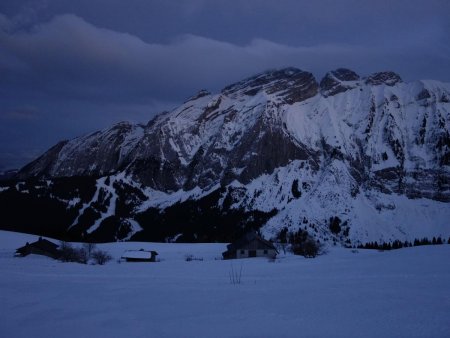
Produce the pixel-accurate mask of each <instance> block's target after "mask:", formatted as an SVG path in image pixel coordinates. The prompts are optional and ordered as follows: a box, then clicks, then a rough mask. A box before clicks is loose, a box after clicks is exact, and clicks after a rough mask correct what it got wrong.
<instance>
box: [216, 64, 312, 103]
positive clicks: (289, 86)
mask: <svg viewBox="0 0 450 338" xmlns="http://www.w3.org/2000/svg"><path fill="white" fill-rule="evenodd" d="M317 90H318V84H317V81H316V79H315V78H314V76H313V75H312V74H311V73H309V72H305V71H302V70H300V69H297V68H293V67H288V68H282V69H278V70H269V71H266V72H263V73H260V74H258V75H255V76H252V77H249V78H247V79H245V80H243V81H239V82H237V83H234V84H232V85H229V86H227V87H225V88H224V89H223V90H222V94H224V95H227V96H230V97H232V98H235V97H238V96H242V95H246V96H255V95H256V94H258V93H260V92H263V91H264V92H265V93H266V94H268V95H271V96H274V97H276V98H278V99H280V101H281V102H283V103H288V104H292V103H294V102H299V101H303V100H306V99H307V98H310V97H312V96H314V95H316V94H317Z"/></svg>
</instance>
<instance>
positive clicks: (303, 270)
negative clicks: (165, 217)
mask: <svg viewBox="0 0 450 338" xmlns="http://www.w3.org/2000/svg"><path fill="white" fill-rule="evenodd" d="M36 238H37V237H36V236H32V235H24V234H18V233H11V232H5V231H1V232H0V276H1V278H0V318H1V319H0V337H9V338H15V337H27V338H28V337H36V338H38V337H60V338H64V337H77V338H78V337H108V338H111V337H158V338H159V337H161V338H162V337H255V338H256V337H258V338H259V337H277V338H278V337H449V332H450V245H439V246H427V247H416V248H407V249H401V250H396V251H389V252H378V251H371V250H370V251H369V250H359V252H352V250H349V249H343V248H331V249H329V252H328V254H327V255H324V256H320V257H318V258H316V259H305V258H302V257H297V256H291V255H287V256H282V257H280V258H279V259H277V260H276V261H275V262H269V261H268V260H267V259H262V258H253V259H244V260H234V261H222V260H219V259H218V258H219V257H220V256H221V252H222V251H224V249H225V244H161V243H109V244H102V245H98V247H99V248H101V249H104V250H107V251H109V252H110V254H111V255H112V256H114V260H113V261H111V262H109V263H108V264H106V265H105V266H97V265H96V266H93V265H82V264H76V263H60V262H58V261H54V260H52V259H50V258H47V257H43V256H36V255H32V256H28V257H25V258H15V257H13V254H14V250H15V249H16V248H18V247H19V246H22V245H23V244H24V243H25V242H26V241H34V240H36ZM140 248H143V249H146V250H156V251H157V252H158V253H159V258H160V259H161V261H160V262H158V263H125V262H122V263H121V264H119V263H118V262H117V259H118V258H120V256H121V254H122V253H123V252H124V251H125V250H127V249H130V250H131V249H140ZM189 254H190V255H193V256H194V257H196V258H203V260H202V261H199V260H193V261H190V262H187V261H186V260H185V257H186V255H189ZM232 270H234V271H235V272H236V271H237V272H239V271H242V275H241V283H240V284H232V283H230V278H229V274H230V272H231V271H232Z"/></svg>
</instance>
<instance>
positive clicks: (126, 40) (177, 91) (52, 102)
mask: <svg viewBox="0 0 450 338" xmlns="http://www.w3.org/2000/svg"><path fill="white" fill-rule="evenodd" d="M449 17H450V1H448V0H424V1H419V0H404V1H403V0H377V1H375V0H373V1H364V0H339V1H337V0H315V1H312V0H305V1H303V0H292V1H290V0H286V1H283V0H276V1H275V0H270V1H269V0H267V1H265V0H253V1H251V0H249V1H232V0H227V1H221V0H217V1H214V0H205V1H201V0H185V1H176V0H170V1H169V0H155V1H152V0H126V1H124V0H76V1H75V0H43V1H39V0H33V1H25V0H2V1H0V170H4V169H8V168H14V167H20V166H22V165H24V164H25V163H27V162H28V161H30V160H32V159H33V158H35V157H36V156H37V155H39V154H40V153H42V152H43V151H45V150H46V149H47V148H49V147H50V146H52V145H53V144H55V143H56V142H58V141H59V140H62V139H70V138H73V137H75V136H79V135H82V134H86V133H88V132H92V131H95V130H98V129H103V128H106V127H108V126H110V125H111V124H112V123H115V122H118V121H122V120H128V121H133V122H144V123H145V122H147V121H148V120H149V119H151V118H152V116H154V115H155V114H156V113H158V112H161V111H163V110H165V109H171V108H173V107H175V106H176V105H177V104H179V103H181V102H183V100H185V99H186V98H188V97H189V96H192V95H193V94H195V93H196V92H197V91H198V90H199V89H202V88H205V89H208V90H210V91H213V92H214V91H218V90H220V89H221V88H222V87H224V86H225V85H227V84H229V83H232V82H234V81H236V80H240V79H242V78H244V77H246V76H249V75H252V74H254V73H257V72H260V71H264V70H267V69H271V68H279V67H283V66H295V67H298V68H300V69H303V70H307V71H311V72H313V73H314V75H315V76H316V77H317V78H318V79H319V80H320V78H321V77H322V76H323V75H324V74H325V73H326V72H327V71H328V70H332V69H335V68H338V67H347V68H351V69H353V70H355V71H356V72H358V73H359V74H360V75H362V76H365V75H368V74H370V73H372V72H375V71H382V70H394V71H396V72H397V73H399V74H400V75H401V76H402V78H403V79H404V80H405V81H413V80H419V79H437V80H441V81H446V82H448V81H450V19H449Z"/></svg>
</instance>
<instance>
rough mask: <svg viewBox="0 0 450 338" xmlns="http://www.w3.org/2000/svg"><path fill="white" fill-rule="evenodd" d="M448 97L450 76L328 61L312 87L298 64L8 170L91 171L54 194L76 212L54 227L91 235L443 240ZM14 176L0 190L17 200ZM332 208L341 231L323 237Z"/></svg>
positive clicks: (42, 175) (37, 174)
mask: <svg viewBox="0 0 450 338" xmlns="http://www.w3.org/2000/svg"><path fill="white" fill-rule="evenodd" d="M449 98H450V85H449V84H444V83H439V82H435V81H419V82H414V83H404V82H402V80H401V78H400V76H399V75H397V74H395V73H393V72H381V73H375V74H372V75H370V76H368V77H366V78H361V77H360V76H359V75H357V74H356V73H355V72H353V71H351V70H348V69H338V70H335V71H331V72H329V73H327V74H326V75H325V77H324V78H323V79H322V80H321V81H320V84H319V83H318V82H317V81H316V80H315V78H314V76H313V75H312V74H311V73H308V72H304V71H301V70H298V69H294V68H287V69H282V70H276V71H270V72H265V73H262V74H259V75H257V76H254V77H251V78H249V79H246V80H243V81H241V82H238V83H236V84H233V85H230V86H228V87H226V88H224V89H223V90H222V91H221V92H220V93H219V94H210V93H209V92H206V91H200V92H199V93H198V94H197V95H195V96H193V97H192V98H191V99H190V100H188V101H187V102H185V103H184V104H182V105H181V106H180V107H179V108H177V109H175V110H174V111H172V112H170V113H164V114H161V115H159V116H157V117H156V118H155V119H153V120H152V121H150V122H149V123H148V124H147V125H146V126H142V125H132V124H129V123H120V124H118V125H115V126H113V127H112V128H109V129H106V130H103V131H100V132H97V133H94V134H91V135H87V136H84V137H80V138H77V139H74V140H71V141H65V142H61V143H59V144H57V145H56V146H55V147H53V148H52V149H50V150H49V151H48V152H47V153H45V154H44V155H42V156H41V157H40V158H38V159H37V160H35V161H34V162H32V163H30V164H28V165H27V166H25V167H24V168H23V169H22V170H20V171H19V173H18V174H17V179H18V180H19V181H23V182H24V183H23V184H25V185H26V184H29V182H31V181H37V182H43V181H48V182H54V181H55V180H56V181H58V180H70V178H73V179H75V178H76V177H80V176H81V177H92V178H95V180H96V181H95V182H96V183H95V187H92V191H93V195H92V196H88V197H85V199H84V200H83V198H81V197H80V196H78V195H77V193H75V192H74V194H73V196H72V197H71V199H65V198H59V201H60V202H61V203H63V204H64V203H66V204H65V205H67V209H68V210H71V212H73V215H74V216H73V217H72V218H71V217H69V216H68V218H71V220H70V222H66V223H70V224H65V225H62V228H63V229H64V231H68V230H71V231H72V233H74V234H78V235H80V234H83V235H84V236H87V235H91V236H94V235H95V234H97V235H96V236H98V238H107V239H123V238H132V236H134V237H133V238H144V239H145V238H152V239H155V240H163V239H167V238H171V237H174V236H177V235H180V234H184V235H185V239H186V240H195V239H196V238H197V239H198V238H199V237H202V236H203V239H204V240H216V239H222V240H226V239H228V237H227V235H226V234H230V233H233V232H235V231H236V229H243V228H245V227H246V226H249V224H252V226H256V227H260V226H262V227H263V230H264V231H266V233H267V235H270V236H275V235H276V233H277V231H279V230H280V228H282V227H285V226H287V227H291V228H293V229H294V228H298V227H302V228H303V227H306V228H307V229H309V231H310V232H312V233H313V234H314V235H315V236H316V237H318V238H319V239H322V240H334V241H339V242H347V243H348V242H352V243H356V242H359V241H367V240H389V239H402V240H403V239H405V238H409V237H411V236H413V237H414V236H415V237H418V236H425V235H427V236H430V235H442V236H448V235H450V229H449V227H448V226H447V222H446V221H445V217H448V216H450V208H449V204H448V203H449V202H450V167H449V165H450V134H449V127H450V103H449V101H450V100H449ZM50 185H51V184H50V183H49V186H50ZM18 186H19V187H18V188H17V186H15V187H13V186H12V185H11V186H8V187H6V186H4V187H3V188H0V189H3V190H2V192H3V194H7V193H11V192H12V190H15V193H17V194H18V195H17V196H20V194H21V190H20V184H19V185H18ZM75 189H76V188H75ZM50 190H51V189H50ZM43 194H44V195H45V194H47V195H48V198H50V195H52V194H51V193H43ZM32 195H33V194H32ZM38 195H39V194H38ZM38 195H36V194H35V195H33V196H35V197H36V196H37V197H36V198H38V197H39V196H38ZM17 196H16V197H17ZM52 196H56V195H55V194H53V195H52ZM77 196H78V197H77ZM130 196H131V197H130ZM0 197H1V196H0ZM17 198H18V197H17ZM76 198H78V199H79V201H78V202H77V203H75V202H73V201H74V199H76ZM70 201H72V202H70ZM118 201H120V203H122V204H123V205H122V207H118V205H119V204H120V203H119V202H118ZM70 203H72V204H70ZM188 205H189V208H194V209H197V210H198V211H199V213H202V215H200V214H195V213H192V212H189V211H188V210H187V209H186V208H188V207H187V206H188ZM211 210H212V211H211ZM436 212H437V213H438V214H437V215H435V216H431V215H434V213H436ZM164 213H165V214H166V215H167V218H166V219H164V217H161V215H162V214H164ZM177 213H178V214H179V215H184V216H183V218H177V217H175V216H171V215H172V214H173V215H175V214H177ZM184 213H186V214H184ZM430 213H431V214H430ZM230 214H231V215H234V216H232V218H231V219H230V220H229V222H230V224H228V225H226V224H222V223H223V222H222V221H221V219H224V218H226V217H230V216H229V215H230ZM416 214H417V215H416ZM205 215H206V216H205ZM225 215H228V216H225ZM411 215H416V216H417V217H416V219H412V218H410V217H411ZM335 216H338V217H339V218H340V219H342V221H343V223H344V222H346V226H347V227H348V230H346V231H345V236H344V233H341V234H331V233H330V231H329V228H328V223H329V218H330V217H335ZM171 217H172V218H171ZM255 219H256V220H258V221H255ZM152 222H153V223H155V224H156V225H155V226H154V229H153V230H152V229H151V227H150V226H149V225H148V223H152ZM209 222H211V223H215V224H216V225H214V224H208V223H209ZM199 224H200V225H201V226H200V225H199ZM217 224H222V225H220V226H218V225H217ZM214 227H216V228H214ZM217 227H219V228H220V231H219V230H217V231H216V232H215V230H212V229H217ZM156 228H157V229H156ZM69 232H70V231H69ZM99 233H100V234H102V235H101V236H100V235H98V234H99ZM155 233H158V234H159V235H155ZM187 233H189V235H186V234H187ZM112 234H113V235H112ZM80 236H81V235H80ZM158 236H159V237H158ZM177 238H179V237H177Z"/></svg>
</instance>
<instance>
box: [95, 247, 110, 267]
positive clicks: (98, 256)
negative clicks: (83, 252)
mask: <svg viewBox="0 0 450 338" xmlns="http://www.w3.org/2000/svg"><path fill="white" fill-rule="evenodd" d="M92 259H93V260H94V262H95V263H96V264H100V265H103V264H105V263H107V262H109V261H110V260H111V259H112V257H111V255H110V254H109V253H107V252H106V251H103V250H95V251H94V252H92Z"/></svg>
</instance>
